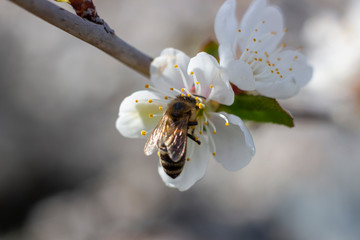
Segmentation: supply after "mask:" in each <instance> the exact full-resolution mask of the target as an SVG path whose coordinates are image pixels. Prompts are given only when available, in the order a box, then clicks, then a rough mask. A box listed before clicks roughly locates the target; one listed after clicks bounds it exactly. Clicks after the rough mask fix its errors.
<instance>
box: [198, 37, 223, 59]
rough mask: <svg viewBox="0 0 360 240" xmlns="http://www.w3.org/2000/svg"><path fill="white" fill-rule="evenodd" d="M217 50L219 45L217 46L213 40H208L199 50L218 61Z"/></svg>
mask: <svg viewBox="0 0 360 240" xmlns="http://www.w3.org/2000/svg"><path fill="white" fill-rule="evenodd" d="M218 48H219V44H217V43H216V42H214V41H213V40H208V41H206V42H205V43H204V44H203V45H202V46H201V49H200V50H201V51H203V52H206V53H208V54H210V55H211V56H213V57H215V58H216V59H219V52H218Z"/></svg>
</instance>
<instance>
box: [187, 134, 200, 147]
mask: <svg viewBox="0 0 360 240" xmlns="http://www.w3.org/2000/svg"><path fill="white" fill-rule="evenodd" d="M187 136H188V137H189V138H190V139H191V140H193V141H194V142H196V143H197V144H199V145H200V144H201V142H200V141H199V140H197V139H196V138H195V137H194V135H192V134H190V133H188V135H187Z"/></svg>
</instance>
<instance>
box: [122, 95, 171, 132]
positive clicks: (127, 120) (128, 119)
mask: <svg viewBox="0 0 360 240" xmlns="http://www.w3.org/2000/svg"><path fill="white" fill-rule="evenodd" d="M149 99H151V100H153V102H152V103H149V101H148V100H149ZM136 101H137V102H136ZM160 106H161V107H163V109H164V110H165V109H166V106H167V101H166V100H164V99H161V98H160V97H159V96H158V95H157V94H156V93H154V92H152V91H149V90H143V91H137V92H134V93H133V94H132V95H130V96H129V97H126V98H125V99H124V101H122V103H121V104H120V109H119V117H118V119H117V120H116V128H117V130H118V131H119V132H120V133H121V134H122V135H123V136H125V137H129V138H147V137H149V135H148V134H147V135H146V136H144V135H142V134H141V131H146V132H152V131H153V130H154V128H155V126H156V125H157V123H158V122H159V121H160V118H161V115H162V114H163V111H164V110H160V109H159V107H160ZM149 114H153V115H154V116H153V117H150V116H149ZM155 114H157V115H158V116H156V115H155Z"/></svg>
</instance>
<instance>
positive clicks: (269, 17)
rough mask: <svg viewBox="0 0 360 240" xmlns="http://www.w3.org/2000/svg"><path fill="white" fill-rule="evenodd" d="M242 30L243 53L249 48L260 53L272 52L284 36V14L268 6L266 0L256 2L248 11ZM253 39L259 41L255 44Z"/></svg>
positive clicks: (241, 24)
mask: <svg viewBox="0 0 360 240" xmlns="http://www.w3.org/2000/svg"><path fill="white" fill-rule="evenodd" d="M240 29H241V33H240V34H239V43H240V47H241V50H242V51H245V49H246V48H249V49H252V50H254V51H255V50H256V51H258V52H260V51H261V52H262V51H268V52H271V51H273V50H274V49H275V48H276V46H277V45H279V43H280V40H281V38H282V37H283V35H284V23H283V16H282V13H281V11H280V10H279V9H278V8H277V7H275V6H268V5H267V2H266V0H255V1H254V2H253V3H252V4H251V6H250V7H249V9H248V10H247V11H246V13H245V15H244V17H243V19H242V21H241V23H240ZM253 39H256V40H257V41H256V42H254V41H253ZM259 40H261V42H260V41H259ZM249 44H251V45H249Z"/></svg>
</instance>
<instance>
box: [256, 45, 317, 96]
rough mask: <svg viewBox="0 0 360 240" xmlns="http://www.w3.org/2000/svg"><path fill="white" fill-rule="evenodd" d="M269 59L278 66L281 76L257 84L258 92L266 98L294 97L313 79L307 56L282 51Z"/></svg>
mask: <svg viewBox="0 0 360 240" xmlns="http://www.w3.org/2000/svg"><path fill="white" fill-rule="evenodd" d="M269 59H270V61H271V62H273V63H275V64H276V65H275V68H277V69H278V71H279V74H277V75H275V76H276V78H274V79H273V81H265V82H264V81H262V82H256V89H257V91H258V92H259V93H261V94H262V95H264V96H268V97H272V98H281V99H283V98H289V97H292V96H294V95H296V94H297V93H298V92H299V90H300V89H301V87H303V86H304V85H306V84H307V83H308V82H309V81H310V79H311V77H312V73H313V70H312V67H310V66H309V65H308V64H307V62H306V58H305V56H304V55H303V54H301V53H299V52H297V51H293V50H285V51H281V52H280V53H278V54H276V55H273V56H270V58H269ZM279 76H282V78H280V77H279Z"/></svg>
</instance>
